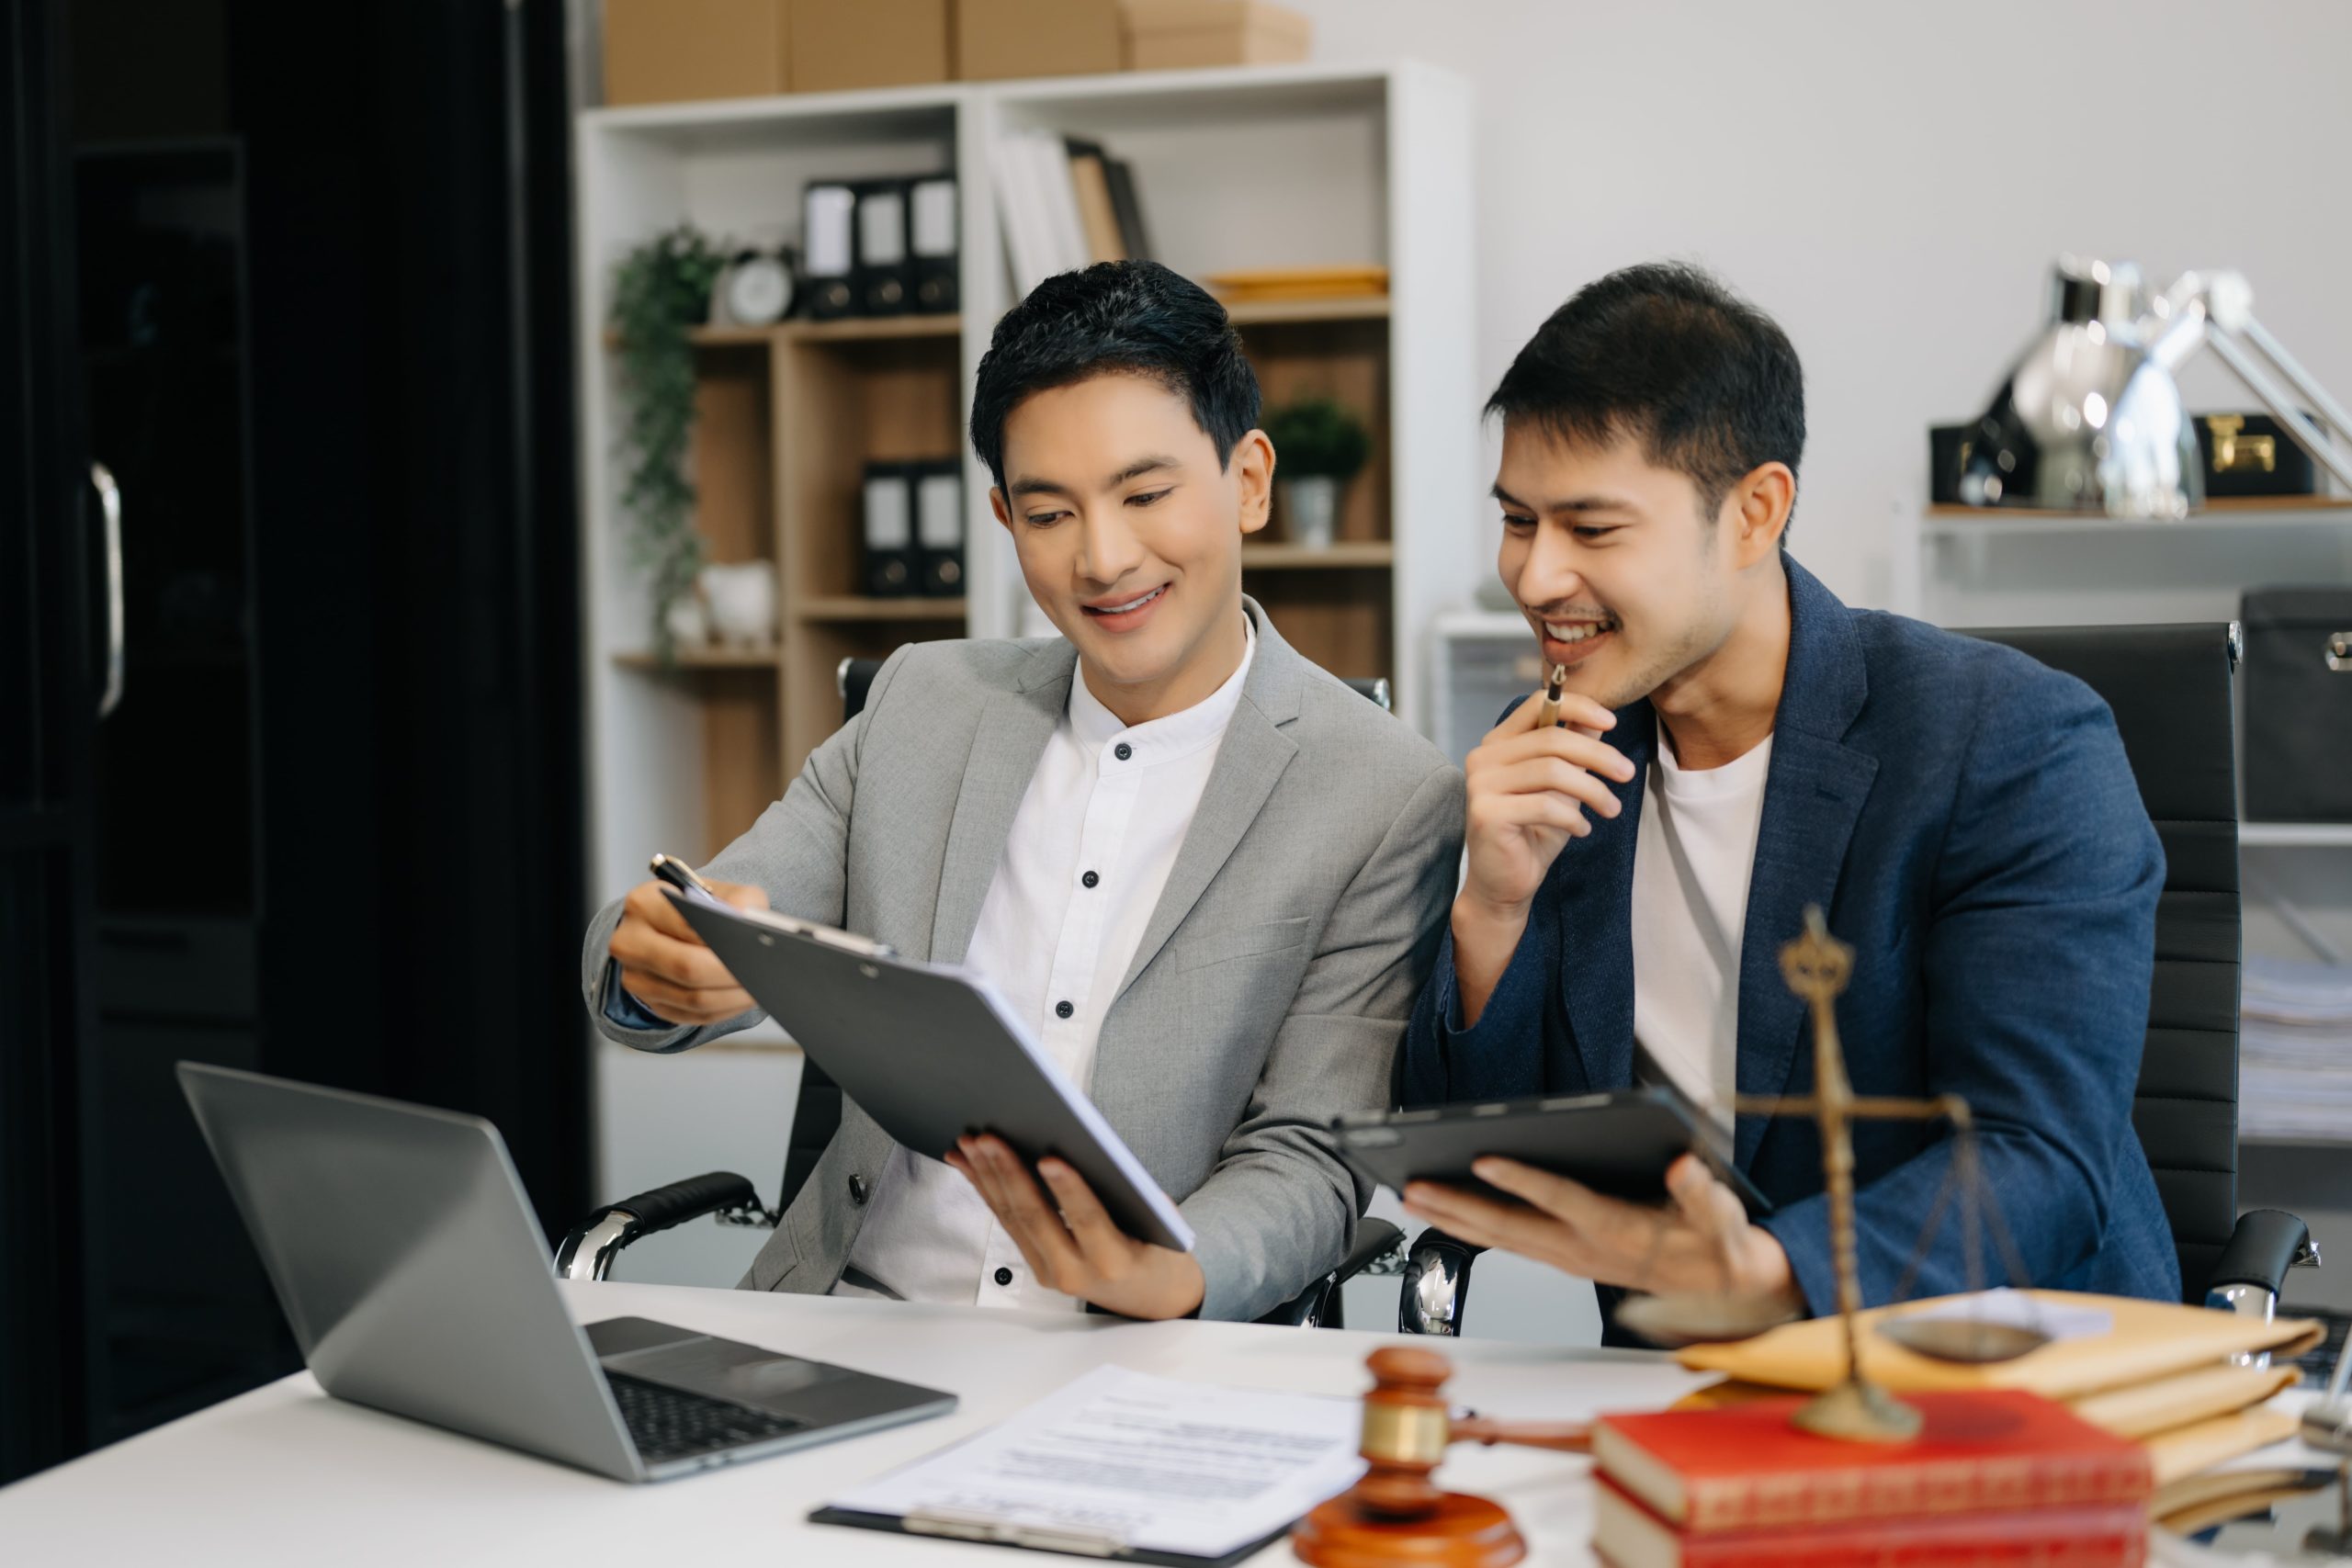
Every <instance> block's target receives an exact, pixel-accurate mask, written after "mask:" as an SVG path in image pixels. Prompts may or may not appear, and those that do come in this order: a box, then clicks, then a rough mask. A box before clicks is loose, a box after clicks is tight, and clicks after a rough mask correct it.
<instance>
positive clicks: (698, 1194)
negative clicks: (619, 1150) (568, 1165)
mask: <svg viewBox="0 0 2352 1568" xmlns="http://www.w3.org/2000/svg"><path fill="white" fill-rule="evenodd" d="M713 1213H718V1214H728V1213H742V1214H743V1215H745V1223H747V1224H759V1223H761V1222H762V1221H764V1222H765V1223H766V1224H771V1225H772V1224H775V1215H773V1214H771V1213H769V1212H768V1211H767V1210H765V1209H763V1208H762V1207H760V1199H759V1194H758V1193H756V1192H754V1191H753V1190H752V1184H751V1183H750V1182H749V1181H746V1180H745V1179H743V1178H741V1177H740V1176H738V1175H736V1174H735V1173H734V1172H733V1171H731V1170H714V1171H712V1172H710V1173H709V1174H707V1175H705V1176H690V1177H688V1178H686V1179H684V1181H673V1182H670V1183H669V1184H667V1185H666V1186H662V1187H655V1188H651V1189H649V1190H646V1191H643V1192H639V1194H637V1196H635V1197H633V1198H624V1199H622V1200H621V1201H619V1202H617V1203H607V1204H605V1206H604V1207H603V1208H601V1209H598V1210H597V1211H596V1212H595V1213H592V1214H590V1215H589V1216H588V1217H587V1218H586V1219H584V1220H582V1221H581V1223H580V1224H577V1225H575V1226H573V1227H572V1229H571V1234H569V1235H566V1236H565V1237H564V1238H563V1243H562V1245H561V1246H560V1247H557V1248H556V1249H555V1271H556V1275H557V1277H558V1278H560V1279H565V1280H601V1279H604V1278H605V1276H606V1275H607V1274H608V1273H610V1272H611V1270H612V1267H613V1259H614V1258H617V1257H619V1256H620V1254H621V1251H622V1249H623V1248H625V1247H628V1245H629V1243H631V1242H633V1241H636V1240H637V1239H638V1238H639V1237H640V1236H649V1235H653V1234H654V1233H655V1232H656V1231H666V1230H668V1229H669V1228H670V1227H671V1226H673V1225H677V1224H684V1223H685V1222H686V1221H688V1220H695V1219H700V1218H701V1217H702V1216H703V1215H705V1214H713ZM751 1216H757V1218H752V1217H751Z"/></svg>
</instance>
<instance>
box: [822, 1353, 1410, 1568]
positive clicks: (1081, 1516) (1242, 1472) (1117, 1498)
mask: <svg viewBox="0 0 2352 1568" xmlns="http://www.w3.org/2000/svg"><path fill="white" fill-rule="evenodd" d="M1362 1420H1363V1404H1361V1403H1360V1402H1358V1401H1356V1400H1352V1399H1338V1398H1331V1397H1327V1396H1324V1395H1318V1394H1300V1393H1257V1392H1253V1391H1250V1390H1247V1389H1234V1388H1223V1387H1219V1386H1216V1385H1215V1384H1210V1383H1195V1382H1179V1381H1177V1380H1175V1379H1172V1378H1161V1377H1153V1376H1149V1375H1148V1374H1146V1373H1143V1372H1135V1371H1127V1370H1126V1369H1125V1368H1124V1367H1098V1368H1097V1369H1095V1370H1094V1371H1091V1372H1089V1373H1087V1374H1086V1375H1085V1376H1084V1377H1082V1378H1080V1379H1078V1380H1077V1381H1076V1382H1072V1383H1070V1384H1069V1385H1068V1386H1066V1387H1064V1388H1063V1389H1061V1390H1060V1391H1059V1392H1057V1393H1052V1394H1049V1395H1047V1396H1046V1398H1044V1399H1041V1400H1039V1401H1038V1402H1037V1403H1036V1404H1033V1405H1031V1406H1029V1407H1028V1408H1027V1409H1025V1410H1023V1411H1022V1412H1021V1413H1020V1414H1018V1415H1016V1416H1012V1418H1011V1419H1010V1420H1007V1421H1004V1422H1002V1423H1001V1424H999V1425H997V1426H995V1427H990V1428H989V1429H988V1430H987V1431H985V1432H982V1433H980V1434H978V1436H977V1437H973V1438H967V1439H966V1440H964V1441H963V1442H961V1443H958V1444H956V1446H955V1447H953V1448H949V1449H944V1450H941V1451H940V1452H938V1453H935V1454H933V1455H932V1456H931V1457H930V1458H928V1459H924V1460H920V1461H916V1462H915V1463H913V1464H911V1465H909V1466H907V1467H906V1468H904V1469H902V1470H899V1471H895V1472H891V1473H890V1474H888V1475H885V1476H882V1477H881V1478H879V1479H878V1480H876V1481H872V1482H869V1483H866V1484H865V1485H864V1486H861V1487H859V1488H858V1489H857V1490H855V1491H854V1492H852V1493H850V1494H848V1495H846V1496H843V1497H842V1498H841V1499H840V1500H838V1501H837V1502H835V1503H834V1504H832V1505H831V1506H830V1507H826V1508H820V1509H819V1510H818V1511H817V1512H816V1513H815V1514H814V1515H812V1516H811V1517H812V1518H814V1519H817V1520H818V1521H820V1522H823V1523H830V1524H846V1525H861V1526H865V1527H867V1528H871V1529H897V1530H904V1531H908V1532H910V1533H914V1534H922V1535H944V1536H955V1537H960V1538H962V1539H966V1540H989V1541H998V1542H1001V1543H1003V1544H1005V1545H1009V1546H1027V1547H1035V1548H1038V1549H1040V1550H1043V1551H1067V1552H1075V1553H1080V1554H1083V1555H1088V1556H1110V1557H1124V1558H1126V1559H1128V1560H1130V1561H1135V1562H1232V1561H1238V1558H1239V1557H1240V1556H1241V1555H1243V1554H1244V1553H1245V1552H1246V1551H1255V1550H1256V1549H1257V1548H1258V1547H1260V1546H1261V1545H1263V1544H1264V1543H1265V1542H1267V1541H1268V1540H1272V1538H1273V1537H1275V1536H1277V1535H1280V1534H1281V1533H1282V1532H1283V1530H1285V1529H1288V1528H1289V1527H1290V1525H1291V1524H1292V1523H1293V1522H1294V1521H1295V1520H1296V1519H1297V1518H1298V1517H1300V1516H1301V1515H1303V1514H1305V1513H1306V1511H1307V1510H1308V1509H1309V1508H1312V1507H1313V1506H1315V1505H1316V1504H1317V1503H1319V1502H1321V1501H1322V1500H1323V1499H1324V1498H1326V1497H1329V1496H1330V1495H1333V1494H1334V1493H1337V1492H1340V1491H1342V1490H1344V1489H1345V1488H1346V1487H1348V1486H1349V1485H1351V1484H1352V1483H1353V1482H1354V1481H1355V1479H1356V1477H1357V1476H1358V1475H1360V1474H1361V1473H1363V1460H1362V1459H1361V1458H1359V1457H1358V1455H1357V1451H1356V1450H1357V1446H1358V1440H1359V1434H1360V1430H1361V1426H1362Z"/></svg>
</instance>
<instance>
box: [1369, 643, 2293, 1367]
mask: <svg viewBox="0 0 2352 1568" xmlns="http://www.w3.org/2000/svg"><path fill="white" fill-rule="evenodd" d="M1969 635H1970V636H1972V637H1983V638H1985V639H1986V640H1987V641H1990V642H1998V643H2005V644H2007V646H2009V647H2011V648H2014V649H2018V651H2020V652H2022V653H2026V654H2030V655H2031V656H2032V657H2033V658H2035V659H2037V660H2041V662H2042V663H2044V664H2047V665H2048V666H2050V668H2052V670H2059V671H2064V672H2065V673H2067V674H2069V675H2072V676H2075V678H2076V679H2078V680H2080V681H2081V682H2083V683H2084V684H2086V685H2087V686H2089V687H2090V688H2091V690H2093V691H2094V692H2097V693H2098V694H2099V695H2100V696H2101V697H2103V698H2105V699H2106V701H2107V705H2108V706H2109V709H2111V710H2112V711H2113V712H2114V714H2115V725H2116V728H2117V729H2118V730H2119V731H2120V733H2121V735H2122V738H2123V750H2124V751H2125V753H2126V754H2127V755H2128V756H2129V757H2130V758H2131V772H2132V775H2133V776H2134V777H2135V778H2136V779H2138V781H2139V784H2140V798H2141V800H2142V802H2143V804H2144V805H2145V806H2146V807H2147V811H2148V817H2149V819H2150V820H2151V821H2153V822H2154V824H2155V827H2156V834H2157V837H2158V838H2159V839H2161V840H2163V842H2164V850H2165V886H2164V891H2163V893H2162V895H2161V897H2159V899H2158V902H2157V905H2156V962H2155V974H2154V979H2153V981H2152V983H2151V985H2150V987H2149V998H2148V1041H2147V1046H2146V1049H2145V1051H2144V1053H2143V1056H2142V1058H2141V1063H2140V1082H2139V1087H2138V1089H2137V1090H2136V1092H2135V1093H2134V1096H2133V1099H2132V1106H2131V1123H2132V1126H2133V1128H2134V1129H2135V1130H2136V1131H2137V1132H2138V1133H2139V1134H2140V1145H2141V1147H2142V1148H2143V1149H2144V1150H2145V1151H2146V1153H2147V1156H2148V1164H2149V1166H2150V1167H2151V1168H2153V1169H2154V1172H2155V1177H2156V1190H2157V1191H2158V1193H2159V1194H2160V1195H2161V1196H2162V1198H2163V1200H2164V1206H2165V1219H2166V1221H2168V1222H2169V1223H2170V1224H2171V1227H2172V1235H2173V1246H2174V1247H2175V1248H2176V1249H2177V1251H2178V1253H2179V1256H2180V1279H2181V1286H2182V1293H2183V1295H2184V1297H2185V1298H2186V1299H2187V1300H2188V1301H2189V1302H2190V1303H2203V1304H2205V1305H2207V1306H2210V1307H2217V1308H2220V1309H2222V1310H2223V1311H2228V1312H2239V1313H2251V1314H2256V1315H2259V1316H2262V1317H2266V1318H2267V1317H2268V1316H2269V1315H2270V1314H2271V1313H2272V1312H2273V1311H2274V1310H2275V1309H2276V1307H2277V1304H2278V1292H2279V1289H2280V1286H2281V1284H2282V1283H2283V1281H2284V1280H2285V1279H2286V1274H2287V1270H2288V1269H2289V1268H2290V1267H2291V1266H2303V1267H2310V1266H2313V1265H2316V1264H2317V1263H2318V1262H2319V1250H2318V1248H2317V1247H2313V1246H2312V1239H2311V1232H2310V1231H2309V1230H2308V1229H2307V1228H2306V1227H2305V1226H2304V1224H2303V1222H2302V1221H2301V1220H2300V1219H2298V1218H2296V1217H2295V1216H2294V1215H2292V1214H2290V1213H2284V1212H2282V1211H2280V1210H2278V1209H2256V1210H2255V1211H2253V1212H2252V1213H2245V1214H2241V1213H2238V1210H2237V1168H2238V950H2239V928H2240V911H2239V896H2238V798H2237V794H2238V792H2237V750H2236V743H2235V739H2234V737H2233V724H2232V699H2231V686H2230V678H2231V675H2232V673H2233V671H2235V670H2236V668H2237V660H2238V650H2239V634H2238V628H2237V626H2235V625H2234V624H2232V623H2220V624H2208V625H2201V626H2051V627H2033V628H2025V629H2018V630H1998V631H1994V630H1985V631H1973V632H1971V633H1970V634H1969ZM1476 1255H1477V1249H1476V1248H1475V1247H1469V1246H1468V1245H1467V1244H1465V1243H1464V1242H1462V1241H1459V1240H1457V1239H1455V1238H1454V1237H1452V1236H1449V1235H1444V1234H1443V1233H1442V1232H1438V1231H1424V1232H1423V1233H1422V1234H1421V1235H1419V1236H1418V1237H1417V1238H1415V1240H1414V1242H1413V1247H1412V1250H1411V1252H1410V1254H1409V1255H1408V1258H1407V1260H1406V1265H1405V1273H1404V1290H1403V1294H1402V1296H1401V1299H1400V1300H1399V1302H1398V1304H1397V1317H1398V1326H1399V1327H1400V1328H1402V1329H1403V1330H1404V1331H1405V1332H1407V1333H1419V1334H1456V1333H1459V1332H1460V1331H1461V1323H1462V1309H1463V1304H1464V1302H1465V1301H1466V1300H1467V1298H1468V1295H1469V1280H1470V1265H1471V1262H1472V1260H1473V1259H1474V1258H1476Z"/></svg>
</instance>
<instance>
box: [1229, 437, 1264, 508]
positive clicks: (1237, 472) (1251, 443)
mask: <svg viewBox="0 0 2352 1568" xmlns="http://www.w3.org/2000/svg"><path fill="white" fill-rule="evenodd" d="M1228 461H1229V463H1230V466H1231V468H1232V469H1233V477H1234V479H1235V481H1236V486H1237V488H1238V490H1239V491H1240V501H1241V531H1242V532H1243V533H1245V534H1255V533H1257V532H1258V531H1259V530H1260V529H1261V528H1263V527H1264V526H1265V525H1266V524H1267V522H1268V521H1269V520H1270V519H1272V516H1273V509H1274V444H1273V443H1272V441H1269V440H1267V439H1266V433H1265V432H1264V431H1262V430H1253V431H1251V432H1250V434H1247V435H1245V436H1243V437H1242V438H1241V439H1240V440H1238V441H1237V442H1235V443H1234V444H1233V456H1232V457H1231V458H1230V459H1229V460H1228Z"/></svg>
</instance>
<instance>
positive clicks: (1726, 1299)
mask: <svg viewBox="0 0 2352 1568" xmlns="http://www.w3.org/2000/svg"><path fill="white" fill-rule="evenodd" d="M1796 1316H1797V1314H1795V1313H1792V1312H1791V1311H1790V1310H1789V1309H1788V1308H1787V1307H1786V1306H1784V1305H1783V1304H1781V1303H1779V1302H1776V1301H1773V1300H1771V1299H1770V1298H1769V1297H1764V1296H1732V1295H1720V1294H1717V1293H1715V1292H1710V1291H1668V1292H1665V1293H1663V1294H1660V1295H1655V1296H1627V1297H1626V1298H1625V1299H1624V1300H1623V1301H1622V1302H1620V1303H1617V1321H1618V1322H1619V1323H1621V1324H1623V1325H1624V1326H1625V1327H1627V1328H1630V1329H1632V1330H1633V1331H1634V1333H1636V1334H1638V1335H1640V1336H1641V1337H1643V1338H1645V1339H1646V1340H1648V1341H1649V1342H1650V1343H1651V1344H1653V1345H1658V1346H1663V1347H1664V1348H1667V1349H1669V1350H1671V1349H1674V1348H1678V1347H1679V1346H1683V1345H1713V1344H1719V1343H1721V1342H1723V1341H1724V1340H1728V1339H1753V1338H1755V1337H1756V1336H1758V1335H1759V1334H1761V1333H1763V1332H1764V1331H1765V1330H1766V1329H1768V1328H1778V1327H1779V1326H1780V1325H1782V1324H1784V1323H1789V1322H1792V1321H1794V1320H1795V1318H1796Z"/></svg>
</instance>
